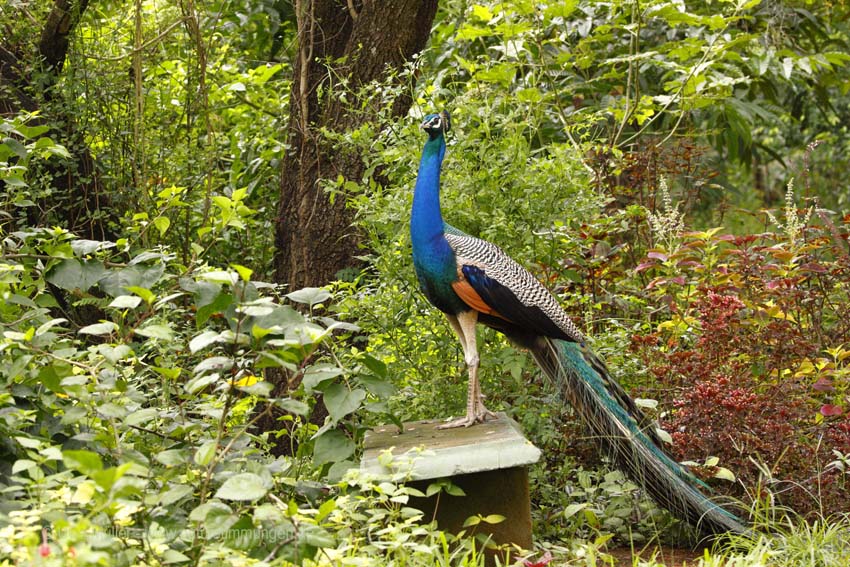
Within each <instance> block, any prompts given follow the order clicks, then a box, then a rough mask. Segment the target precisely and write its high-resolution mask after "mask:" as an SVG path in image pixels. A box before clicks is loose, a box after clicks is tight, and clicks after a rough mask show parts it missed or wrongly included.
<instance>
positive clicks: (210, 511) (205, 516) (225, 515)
mask: <svg viewBox="0 0 850 567" xmlns="http://www.w3.org/2000/svg"><path fill="white" fill-rule="evenodd" d="M189 519H190V520H192V521H194V522H197V523H198V524H200V525H202V526H203V528H204V532H205V533H206V535H207V537H209V538H216V537H219V536H221V535H224V534H225V533H227V530H229V529H230V528H231V526H233V524H235V523H236V522H237V521H238V520H239V517H238V516H237V515H236V514H234V513H233V511H232V510H231V509H230V506H228V505H227V504H225V503H224V502H219V501H211V502H206V503H204V504H201V505H200V506H198V507H197V508H195V509H194V510H192V512H191V513H190V514H189Z"/></svg>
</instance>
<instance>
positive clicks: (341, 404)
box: [324, 384, 366, 421]
mask: <svg viewBox="0 0 850 567" xmlns="http://www.w3.org/2000/svg"><path fill="white" fill-rule="evenodd" d="M364 399H366V391H365V390H363V389H361V388H355V389H354V390H349V389H348V386H346V385H345V384H331V385H330V386H328V388H327V389H326V390H325V397H324V400H325V407H327V408H328V413H329V414H330V416H331V418H332V419H333V420H334V421H339V420H340V419H342V418H343V417H345V416H347V415H348V414H350V413H351V412H353V411H356V410H357V409H358V408H359V407H360V405H361V404H362V403H363V400H364Z"/></svg>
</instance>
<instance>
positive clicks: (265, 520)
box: [0, 0, 850, 566]
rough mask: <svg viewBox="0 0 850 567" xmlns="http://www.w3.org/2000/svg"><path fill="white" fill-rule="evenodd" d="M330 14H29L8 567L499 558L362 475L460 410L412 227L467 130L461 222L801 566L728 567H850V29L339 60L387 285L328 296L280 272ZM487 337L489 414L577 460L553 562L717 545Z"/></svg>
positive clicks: (597, 9) (2, 171)
mask: <svg viewBox="0 0 850 567" xmlns="http://www.w3.org/2000/svg"><path fill="white" fill-rule="evenodd" d="M305 6H306V8H309V7H310V6H313V4H312V3H311V2H306V4H305V3H304V2H297V3H295V5H292V4H289V3H287V2H272V1H270V0H269V1H267V0H252V1H249V2H241V3H228V2H208V3H194V2H191V1H186V2H179V3H169V2H158V1H149V2H142V1H138V2H136V3H135V4H133V5H130V4H125V3H121V2H99V3H96V4H93V5H91V6H89V5H88V3H87V2H79V3H74V2H63V1H61V0H59V1H57V2H56V3H55V4H54V5H53V6H50V5H47V4H45V3H28V2H13V3H12V4H9V5H8V6H6V5H4V6H3V7H0V29H2V30H3V36H2V40H0V64H2V65H0V72H2V74H0V76H2V80H3V82H2V83H0V99H2V105H0V109H2V111H3V115H2V118H0V120H2V122H0V132H2V139H0V187H2V189H3V193H2V199H3V201H2V207H0V230H2V232H0V235H2V249H3V258H2V262H0V293H2V296H3V300H4V301H3V302H2V304H0V327H2V328H0V331H2V339H0V380H2V383H3V385H4V388H3V389H2V390H0V491H2V493H3V498H2V501H1V503H0V561H2V562H3V564H8V565H12V564H26V563H40V564H48V563H50V564H63V563H75V564H116V565H123V564H128V565H129V564H165V563H177V564H185V563H191V564H201V563H205V564H206V563H218V562H233V563H236V564H253V563H268V564H276V565H286V564H290V563H294V564H346V565H348V564H352V565H368V564H375V565H462V564H476V563H479V562H481V561H482V556H481V554H480V550H481V546H482V538H478V539H476V538H475V537H474V536H475V534H476V533H478V532H480V531H481V529H480V528H481V527H482V526H483V524H486V522H485V521H484V520H483V519H481V518H478V519H474V521H473V522H472V523H471V524H470V526H469V528H468V530H467V532H466V533H465V534H461V535H459V536H455V535H450V534H445V533H443V532H441V531H439V530H438V529H437V528H436V527H435V526H433V525H430V524H428V522H427V519H423V518H421V515H420V514H418V513H417V512H416V511H414V510H413V509H411V508H408V507H407V506H406V504H407V501H408V499H409V497H410V496H412V495H415V492H414V491H412V490H411V489H409V488H405V487H404V486H403V485H401V484H399V481H401V480H402V478H400V477H397V478H391V479H378V480H376V479H372V478H366V477H363V476H361V475H357V474H351V473H348V476H345V475H346V470H348V469H349V468H351V467H352V466H353V465H354V464H355V463H356V461H357V455H358V453H357V451H358V443H359V441H360V440H361V438H362V435H363V433H364V431H365V430H366V429H367V428H368V427H369V426H371V425H374V424H376V423H386V422H388V421H403V420H409V419H420V418H433V417H442V416H446V415H449V414H457V413H459V412H460V411H461V410H462V404H463V400H464V392H465V377H464V372H463V357H462V356H461V353H460V349H459V345H457V343H456V341H455V339H454V338H453V336H452V334H451V331H450V330H449V329H448V327H447V325H445V323H444V321H443V319H442V318H441V317H440V316H438V314H437V313H435V312H434V310H433V309H431V308H430V307H429V306H428V305H427V304H426V302H425V300H424V298H422V297H421V295H420V294H419V293H418V291H417V289H416V284H415V281H414V277H413V271H412V267H411V265H410V260H409V257H410V254H409V239H408V227H407V215H408V211H409V206H410V201H411V196H412V195H411V192H412V187H413V180H414V178H415V174H416V165H417V163H418V153H419V151H420V148H421V144H422V142H423V140H422V139H421V134H420V133H419V132H418V122H419V118H420V117H421V116H422V115H423V114H425V113H427V112H431V111H433V110H435V109H441V108H446V109H448V110H449V111H450V112H451V113H452V117H453V122H454V124H455V128H454V129H453V132H452V134H451V136H450V139H449V150H448V152H449V153H448V158H447V161H446V164H445V169H444V176H443V180H444V181H443V182H444V190H443V206H444V210H445V216H446V217H447V220H449V221H450V222H451V223H452V224H454V225H455V226H458V227H461V228H463V229H464V230H465V231H467V232H469V233H471V234H475V235H478V236H482V237H484V238H487V239H489V240H491V241H493V242H496V243H498V244H499V245H501V246H502V247H503V248H505V250H506V251H507V252H508V253H510V254H511V255H512V256H513V257H514V258H517V259H518V260H519V261H521V263H523V264H524V265H526V266H527V267H529V269H531V270H532V271H533V272H534V273H535V274H536V275H537V276H538V277H539V278H540V279H541V280H542V281H544V282H545V283H546V285H547V286H549V287H550V289H552V290H553V292H555V293H557V294H558V296H559V297H560V298H561V300H562V304H563V305H564V306H565V308H566V309H567V310H568V311H569V312H570V314H571V315H573V316H574V318H575V320H576V321H577V322H578V323H580V324H581V326H582V328H583V329H585V330H586V331H587V332H588V334H589V335H591V336H592V337H593V346H594V348H595V349H596V350H597V351H598V352H599V353H600V354H601V355H602V356H603V357H604V358H605V359H606V360H607V361H608V364H609V366H610V367H611V369H612V370H613V371H614V372H615V374H616V376H617V378H618V379H619V380H620V381H621V382H622V383H623V384H624V386H626V387H627V389H629V390H630V391H632V392H633V394H635V395H636V396H637V397H640V398H641V400H642V401H641V404H642V405H643V406H645V407H647V408H648V409H650V410H652V411H655V412H657V416H658V418H659V419H660V421H661V423H662V425H663V426H664V427H665V428H666V429H667V431H669V432H670V436H671V441H672V443H673V444H672V449H673V450H674V451H675V452H676V454H677V457H679V458H680V459H681V460H686V461H690V462H692V463H693V465H694V470H695V471H696V472H697V473H698V474H700V475H702V476H703V477H705V478H706V479H707V481H708V482H709V483H710V484H711V485H712V486H713V487H714V488H715V489H716V491H717V493H718V496H726V497H729V498H731V499H734V500H735V501H736V502H737V503H739V508H740V509H741V510H742V513H747V511H749V512H750V513H751V514H752V516H753V518H754V519H755V520H756V521H757V522H758V523H759V525H761V526H768V527H770V528H771V529H772V530H774V531H775V532H777V534H778V535H776V536H775V537H766V536H759V535H758V534H754V535H751V536H748V537H742V538H736V539H734V540H732V541H731V542H727V544H726V547H722V548H721V547H718V548H717V549H716V550H715V551H714V552H713V553H709V554H707V555H706V557H705V559H704V560H703V563H704V565H707V566H708V565H720V564H724V562H726V561H732V560H733V559H730V558H734V561H737V562H738V563H737V564H740V565H760V564H765V562H766V561H768V559H769V562H770V564H771V565H837V564H843V563H846V562H847V559H848V557H850V549H848V544H847V542H848V541H850V537H848V531H850V526H848V522H847V519H846V513H847V511H848V510H847V504H846V498H845V495H846V493H847V488H848V487H847V482H848V477H847V474H848V467H850V411H848V410H850V406H848V387H850V323H848V318H847V307H846V306H847V305H848V302H850V298H848V294H850V241H848V235H850V203H848V199H850V197H849V196H848V195H850V193H848V191H847V189H846V187H845V183H844V179H845V171H846V168H847V149H848V145H850V136H848V132H847V124H848V110H850V93H848V85H850V80H848V68H847V66H848V59H850V56H848V53H850V52H848V48H847V47H848V46H847V41H848V34H850V30H848V27H847V14H848V12H847V9H846V6H845V5H844V3H843V2H826V3H824V2H808V1H805V0H799V1H784V2H783V1H778V0H773V1H765V0H763V1H758V0H751V1H744V0H740V1H720V0H703V1H693V2H690V1H689V2H676V1H670V0H650V1H648V2H641V3H637V2H630V1H624V0H623V1H621V0H615V1H607V2H600V1H596V0H575V1H568V2H552V3H540V2H524V1H522V0H516V1H512V2H477V3H470V2H463V1H454V0H448V1H444V2H442V3H440V5H439V8H438V11H437V14H436V18H435V20H434V24H433V26H432V28H431V34H430V39H429V42H428V46H427V48H426V49H425V51H423V52H422V53H421V54H420V55H418V56H416V57H412V58H411V59H410V61H409V62H408V63H407V64H406V65H399V66H398V67H396V70H394V71H392V72H390V73H386V74H385V76H384V77H382V78H381V79H380V80H377V81H375V82H370V83H368V84H361V83H359V82H357V81H354V80H349V79H350V77H348V75H346V72H347V71H346V69H347V67H346V65H345V64H344V61H342V60H338V61H331V60H329V59H325V60H322V61H319V62H317V64H319V63H321V64H322V65H324V67H323V68H324V69H326V74H328V75H329V76H331V77H332V78H333V81H330V82H324V83H321V89H320V90H318V91H317V92H319V94H320V95H321V96H320V97H319V99H320V100H323V101H327V100H332V101H333V102H334V104H335V105H337V106H336V107H340V108H347V109H348V110H347V111H346V112H350V113H351V115H356V116H358V117H363V116H367V117H368V119H363V120H357V121H354V122H351V121H349V122H346V121H342V122H340V124H341V126H340V127H339V128H334V124H335V123H334V122H333V121H332V120H329V121H328V122H327V124H323V125H322V127H321V128H317V131H318V134H317V135H320V136H321V142H322V147H323V148H327V149H328V150H327V151H341V149H344V151H345V155H346V156H351V155H354V156H357V158H358V165H357V167H354V168H353V169H350V170H345V171H355V172H356V173H355V174H352V175H344V174H342V173H340V174H338V175H327V176H324V177H322V181H321V185H320V189H321V191H320V194H321V197H322V199H327V200H328V202H329V203H342V204H344V207H345V209H346V211H348V214H349V215H350V216H351V217H352V218H353V219H354V224H353V225H352V226H347V225H346V226H345V227H344V229H345V231H346V233H347V234H348V233H351V234H353V235H356V239H355V241H356V242H357V243H358V248H357V255H358V256H359V258H358V259H357V260H358V262H359V265H358V266H357V267H356V269H353V268H352V269H348V270H343V271H341V272H337V274H336V277H335V281H324V280H323V281H317V282H316V285H315V286H313V287H308V288H305V289H293V288H287V287H285V286H281V285H279V284H278V283H274V282H275V280H276V279H277V280H279V279H280V274H276V273H275V272H274V271H273V267H274V261H273V259H274V258H273V257H274V255H275V240H274V235H275V233H276V231H279V230H280V226H281V224H282V223H287V222H288V221H289V219H288V218H284V217H281V216H280V215H279V214H278V211H279V207H278V203H279V202H280V201H281V199H284V198H285V195H284V194H283V192H284V190H285V187H286V185H285V184H283V183H282V182H281V177H282V171H285V170H286V167H285V164H289V167H290V168H291V167H292V164H293V163H295V162H294V161H292V160H295V157H294V156H293V155H292V154H291V153H288V150H291V149H292V147H293V145H294V139H293V138H292V128H291V120H290V116H291V114H292V113H291V110H292V109H291V106H290V103H291V100H290V97H291V96H292V94H291V93H292V92H293V85H297V84H298V79H299V77H300V75H299V74H298V73H297V72H296V69H297V68H298V65H299V63H298V61H299V60H300V59H299V57H300V54H301V48H302V47H303V46H304V45H305V42H304V36H303V28H302V27H301V26H300V25H299V22H303V21H304V20H299V14H301V15H303V14H304V13H305V12H304V10H305ZM351 7H353V9H354V13H355V14H356V13H357V10H362V8H363V6H362V5H361V4H360V3H358V2H354V3H353V4H351ZM339 9H340V10H346V11H347V10H348V9H349V6H348V5H347V4H343V3H340V5H339ZM57 10H59V11H58V12H57ZM57 13H58V14H60V15H61V14H65V15H68V14H70V16H69V17H70V20H64V21H66V22H68V21H70V22H71V23H70V24H69V25H68V26H65V27H62V26H59V27H60V28H61V29H63V30H65V34H67V45H66V54H65V57H64V58H62V59H61V60H59V61H58V62H57V61H53V60H51V59H49V58H48V57H47V55H46V53H47V52H46V51H45V50H44V45H43V43H44V39H43V38H44V37H45V36H46V34H47V30H48V29H49V27H50V24H51V22H53V18H54V17H55V16H56V14H57ZM361 13H362V12H361ZM352 17H353V16H352ZM34 22H35V23H39V24H41V25H43V26H44V30H45V32H44V34H43V35H42V37H41V38H39V37H37V36H36V35H34V34H32V32H31V26H32V24H33V23H34ZM60 35H61V34H60ZM299 38H300V40H301V41H299ZM40 40H41V45H40V44H39V41H40ZM364 91H367V92H368V95H369V96H366V94H364ZM295 92H297V90H296V91H295ZM322 97H324V98H322ZM401 99H405V100H408V101H409V102H410V103H411V109H410V111H409V112H407V113H406V115H401V116H399V112H398V106H397V104H398V101H399V100H401ZM402 114H403V113H402ZM287 160H290V161H287ZM296 161H297V160H296ZM304 222H309V220H305V221H304ZM290 228H292V227H291V226H290ZM296 228H297V227H296ZM305 230H306V228H305ZM336 236H339V235H336ZM335 242H336V240H334V239H333V238H331V237H330V235H329V238H328V240H327V242H325V243H324V246H326V247H332V246H334V243H335ZM318 271H319V270H318V269H317V272H318ZM326 271H327V270H326V269H323V270H322V273H325V272H326ZM483 338H484V339H485V341H486V347H485V348H486V350H485V355H484V357H483V360H482V376H483V380H484V384H483V388H484V391H485V393H487V395H488V402H489V405H491V406H493V408H494V409H498V410H503V411H507V412H508V413H509V414H510V415H511V416H512V417H514V419H516V420H517V421H519V422H520V423H521V425H522V427H523V428H524V430H525V431H526V433H527V435H528V436H529V437H530V438H531V439H532V440H533V441H534V442H535V443H536V444H537V445H539V446H540V447H542V448H543V449H544V454H545V462H543V463H541V464H540V465H539V466H538V467H536V468H535V469H534V470H533V471H532V494H533V498H534V503H533V511H534V515H535V520H536V525H535V534H536V538H537V540H538V542H539V545H540V547H541V548H542V549H548V550H551V551H553V552H554V553H555V554H556V557H557V561H560V562H575V563H576V564H587V565H592V564H594V562H595V561H596V560H597V559H599V560H601V561H606V560H607V556H606V555H605V553H604V547H605V545H606V544H607V543H608V542H609V541H610V543H611V544H614V543H616V542H619V543H621V544H622V543H625V544H626V545H632V546H636V547H641V546H643V545H644V543H645V542H652V541H655V542H657V541H664V542H669V541H679V542H681V541H684V540H686V539H687V535H688V534H687V530H686V529H684V528H683V527H682V526H679V525H677V524H676V522H674V521H673V520H672V519H671V518H669V517H668V516H667V515H666V514H665V513H664V512H663V511H661V510H658V509H657V508H656V507H655V506H654V505H653V504H652V503H651V502H648V501H646V500H645V499H642V498H641V494H640V490H639V489H638V487H636V486H634V485H633V484H631V483H630V482H628V481H626V480H625V479H624V478H623V477H622V475H620V474H619V473H618V472H616V471H610V470H608V469H606V468H605V463H603V462H600V460H599V458H598V456H597V455H596V454H595V451H594V447H593V445H592V444H591V443H590V441H589V440H585V439H583V430H582V428H581V426H580V424H577V423H576V422H575V421H574V419H573V418H572V416H571V415H570V412H569V408H565V407H563V405H562V404H561V403H560V402H559V401H558V400H557V399H555V398H554V393H553V392H552V391H550V390H549V389H548V387H547V385H546V384H545V383H542V382H541V380H540V378H539V376H538V374H537V373H536V372H535V370H534V368H533V366H532V364H531V363H530V361H529V360H528V359H527V357H526V356H525V355H524V354H523V353H522V352H518V351H517V350H515V349H514V348H513V347H511V346H509V345H508V344H506V343H505V342H504V341H503V340H502V339H501V338H499V337H498V336H496V335H495V334H492V333H489V332H488V331H484V332H483ZM433 392H440V393H441V395H440V396H434V395H433ZM269 424H271V426H270V425H269ZM438 489H439V490H449V491H451V490H452V487H451V486H439V487H437V486H435V487H434V490H438ZM487 520H488V521H498V519H497V518H489V519H487ZM611 538H613V540H612V539H611ZM542 549H541V551H542ZM637 561H638V560H636V562H637ZM644 563H649V561H645V562H644Z"/></svg>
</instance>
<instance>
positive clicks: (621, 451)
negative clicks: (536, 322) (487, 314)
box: [530, 337, 749, 534]
mask: <svg viewBox="0 0 850 567" xmlns="http://www.w3.org/2000/svg"><path fill="white" fill-rule="evenodd" d="M530 351H531V354H532V356H533V357H534V360H535V361H536V362H537V364H538V365H539V366H540V368H541V369H542V370H543V372H544V373H545V374H546V376H548V377H549V379H551V380H552V381H553V383H554V384H555V386H556V387H557V389H558V391H559V393H560V395H561V397H562V398H563V399H564V400H565V401H567V402H569V403H570V404H571V405H572V407H573V409H575V411H576V412H577V413H578V414H579V416H580V417H581V420H582V421H583V422H584V424H585V425H586V426H587V427H588V428H589V429H590V431H591V432H592V434H593V436H594V438H595V439H598V440H599V442H600V444H601V445H602V447H603V449H604V451H605V452H606V453H607V455H608V456H609V457H610V459H611V460H612V461H613V462H614V463H615V464H616V465H617V467H618V468H620V469H621V470H622V471H623V472H624V473H625V474H626V475H627V476H628V477H629V478H630V479H632V480H633V481H634V482H636V483H638V484H639V485H640V486H641V487H643V488H644V490H646V491H647V492H648V493H649V494H650V496H652V498H653V499H654V500H655V501H656V502H658V503H659V504H660V505H662V506H664V507H665V508H667V509H668V510H669V511H670V512H671V513H673V515H674V516H676V517H678V518H680V519H683V520H685V521H687V522H688V523H689V524H691V525H692V526H694V527H696V528H697V529H698V530H699V531H700V532H701V533H707V534H719V533H725V532H734V533H744V532H746V531H748V529H749V528H748V527H747V526H746V525H745V524H744V522H743V521H742V520H740V519H739V518H738V517H737V516H735V515H734V514H732V513H731V512H729V511H727V510H725V509H724V508H722V507H721V506H720V505H719V504H718V503H716V502H714V501H713V500H711V499H710V498H708V497H707V496H706V495H705V494H704V493H703V491H702V490H704V489H707V488H708V487H707V486H706V485H705V484H704V483H703V482H702V481H700V480H699V479H697V478H696V477H695V476H693V475H692V474H691V473H690V472H689V471H688V470H687V469H686V468H685V467H683V466H682V465H680V464H679V463H678V462H676V461H675V460H673V459H672V458H671V457H670V456H669V455H668V454H667V453H666V452H665V451H664V450H663V449H662V446H663V445H662V444H661V441H660V439H659V438H658V435H657V433H656V429H655V427H656V426H655V422H654V421H651V420H648V419H647V418H646V417H645V414H644V413H643V412H642V411H641V410H640V408H638V407H637V406H636V405H635V403H634V401H633V400H632V398H631V397H629V396H628V395H627V394H626V393H625V391H624V390H623V389H622V388H621V387H620V385H619V384H617V382H616V381H614V380H613V378H611V376H610V374H609V373H608V371H607V369H606V368H605V365H604V364H602V362H601V361H600V360H599V359H598V358H596V356H595V355H594V354H593V353H592V352H590V351H589V350H588V349H587V348H586V347H584V346H582V345H580V344H579V343H575V342H569V341H564V340H559V339H550V338H545V337H541V338H540V339H539V340H538V341H537V343H536V344H535V345H533V346H532V347H531V349H530Z"/></svg>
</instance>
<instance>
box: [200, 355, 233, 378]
mask: <svg viewBox="0 0 850 567" xmlns="http://www.w3.org/2000/svg"><path fill="white" fill-rule="evenodd" d="M232 367H233V359H232V358H229V357H227V356H211V357H210V358H205V359H204V360H202V361H201V362H200V363H198V365H197V366H195V368H194V370H193V371H192V372H194V373H195V374H202V373H204V372H208V371H210V370H214V371H216V372H219V371H223V370H230V369H231V368H232Z"/></svg>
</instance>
